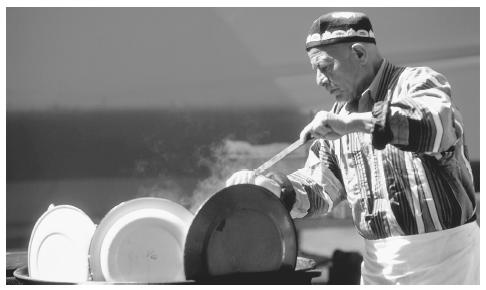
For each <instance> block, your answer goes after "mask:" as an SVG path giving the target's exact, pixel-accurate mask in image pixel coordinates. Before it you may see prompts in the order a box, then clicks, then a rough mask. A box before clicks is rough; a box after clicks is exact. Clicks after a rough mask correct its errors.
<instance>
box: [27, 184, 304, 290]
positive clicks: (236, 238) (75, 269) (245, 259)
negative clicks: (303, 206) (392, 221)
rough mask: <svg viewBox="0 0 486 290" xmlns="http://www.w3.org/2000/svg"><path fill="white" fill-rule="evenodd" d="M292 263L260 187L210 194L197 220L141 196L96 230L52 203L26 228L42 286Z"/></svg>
mask: <svg viewBox="0 0 486 290" xmlns="http://www.w3.org/2000/svg"><path fill="white" fill-rule="evenodd" d="M296 260H297V239H296V232H295V227H294V224H293V221H292V219H291V217H290V215H289V213H288V212H287V210H286V209H285V207H284V205H283V204H282V203H281V202H280V200H279V199H278V198H277V197H276V196H275V195H274V194H272V193H271V192H270V191H268V190H267V189H265V188H263V187H259V186H256V185H250V184H240V185H234V186H230V187H227V188H224V189H223V190H221V191H219V192H217V193H216V194H214V195H213V196H212V197H210V198H209V199H208V200H207V201H206V202H205V203H204V204H203V205H202V206H201V207H200V208H199V209H198V211H197V213H196V215H193V214H192V213H191V212H189V211H188V210H187V209H185V208H184V207H182V206H181V205H179V204H177V203H174V202H172V201H170V200H167V199H162V198H152V197H147V198H138V199H133V200H129V201H126V202H123V203H121V204H119V205H118V206H116V207H114V208H113V209H111V210H110V211H109V212H108V213H107V214H106V215H105V217H104V218H103V219H102V220H101V222H100V223H99V225H98V226H96V225H95V224H94V223H93V222H92V221H91V219H90V218H89V217H88V216H87V215H86V214H85V213H84V212H83V211H81V210H80V209H78V208H75V207H73V206H70V205H59V206H51V207H50V208H49V209H48V210H47V211H46V212H45V213H44V214H43V215H42V216H41V217H40V218H39V219H38V221H37V223H36V224H35V226H34V229H33V231H32V235H31V240H30V243H29V250H28V267H29V268H28V270H29V271H28V273H29V274H30V278H31V279H38V280H39V281H44V282H45V281H52V282H72V283H73V282H74V283H77V282H86V281H89V280H91V281H105V282H116V283H118V282H127V283H133V282H135V283H173V282H185V281H187V279H190V280H196V281H197V280H204V279H206V278H208V277H218V276H224V275H231V274H238V273H263V272H278V271H286V270H288V271H293V270H294V269H295V266H296Z"/></svg>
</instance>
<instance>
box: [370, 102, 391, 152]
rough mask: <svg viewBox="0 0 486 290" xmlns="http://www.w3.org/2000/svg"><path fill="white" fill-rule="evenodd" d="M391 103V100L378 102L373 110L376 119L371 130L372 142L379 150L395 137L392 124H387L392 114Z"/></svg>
mask: <svg viewBox="0 0 486 290" xmlns="http://www.w3.org/2000/svg"><path fill="white" fill-rule="evenodd" d="M389 104H390V103H389V101H380V102H376V103H375V104H374V106H373V109H372V110H371V114H372V115H373V118H374V119H375V126H374V127H373V129H372V131H371V135H372V144H373V147H375V148H376V149H378V150H382V149H384V148H385V146H386V144H388V143H390V141H391V140H392V138H393V134H392V132H391V130H390V126H388V124H387V123H388V119H389V116H390V110H389Z"/></svg>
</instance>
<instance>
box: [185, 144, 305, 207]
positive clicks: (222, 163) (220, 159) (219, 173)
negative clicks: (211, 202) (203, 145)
mask: <svg viewBox="0 0 486 290" xmlns="http://www.w3.org/2000/svg"><path fill="white" fill-rule="evenodd" d="M288 145H289V144H288V143H271V144H265V145H252V144H250V143H248V142H246V141H237V140H230V139H225V140H223V141H222V142H221V143H220V144H218V145H217V146H214V147H213V148H212V149H211V152H212V154H211V156H212V159H201V161H200V162H202V163H203V164H204V165H206V166H207V167H208V168H209V169H210V172H211V175H210V177H208V178H206V179H204V180H201V181H199V182H198V184H197V186H196V189H195V190H194V193H193V195H192V206H191V211H193V212H196V211H197V209H198V208H199V207H200V206H201V205H202V204H203V203H204V201H205V200H207V199H208V198H209V197H211V196H212V195H213V194H214V193H216V192H218V191H220V190H221V189H223V188H224V187H225V183H226V180H227V179H228V178H229V177H230V176H231V175H232V174H233V173H235V172H237V171H239V170H242V169H250V170H251V169H255V168H257V167H258V166H259V165H261V164H262V163H263V162H265V161H266V160H268V159H269V158H271V157H272V156H273V155H275V154H277V153H278V152H280V151H281V150H282V149H283V148H285V147H287V146H288ZM300 153H301V154H300V155H298V156H297V159H299V160H298V162H295V159H296V158H295V156H296V155H295V154H294V155H293V156H294V158H293V159H292V158H291V159H289V160H287V163H286V162H281V163H280V164H278V165H279V166H276V167H275V170H276V171H280V172H283V173H290V172H292V171H294V170H296V169H297V168H298V166H295V165H294V166H291V161H294V163H299V165H300V166H301V165H302V164H303V161H304V155H303V154H302V153H303V152H300Z"/></svg>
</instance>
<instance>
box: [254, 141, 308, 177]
mask: <svg viewBox="0 0 486 290" xmlns="http://www.w3.org/2000/svg"><path fill="white" fill-rule="evenodd" d="M307 141H308V140H306V141H302V140H301V139H299V140H297V141H295V142H294V143H292V144H290V145H289V146H288V147H287V148H285V149H284V150H282V151H280V152H279V153H277V154H276V155H275V156H273V157H272V158H270V160H268V161H266V162H265V163H263V164H262V165H260V166H259V167H258V168H257V169H255V171H254V172H255V174H256V175H261V174H264V173H266V171H267V170H268V169H270V168H271V167H272V166H274V165H275V164H276V163H277V162H279V161H280V160H282V159H283V158H285V156H287V155H289V154H290V153H292V152H294V151H295V150H297V149H298V148H300V147H301V146H302V145H304V144H305V143H307Z"/></svg>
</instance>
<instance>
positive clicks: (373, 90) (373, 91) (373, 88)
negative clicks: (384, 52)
mask: <svg viewBox="0 0 486 290" xmlns="http://www.w3.org/2000/svg"><path fill="white" fill-rule="evenodd" d="M387 63H388V61H387V60H386V59H383V61H382V62H381V65H380V68H379V69H378V72H377V73H376V75H375V78H374V79H373V81H372V82H371V84H370V86H369V87H368V88H367V89H366V90H365V91H364V92H363V93H362V94H361V96H362V97H364V96H366V95H367V94H369V96H370V97H371V99H373V100H376V98H377V97H378V96H377V94H378V86H379V85H380V80H381V79H382V78H383V71H384V70H385V66H386V64H387Z"/></svg>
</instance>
